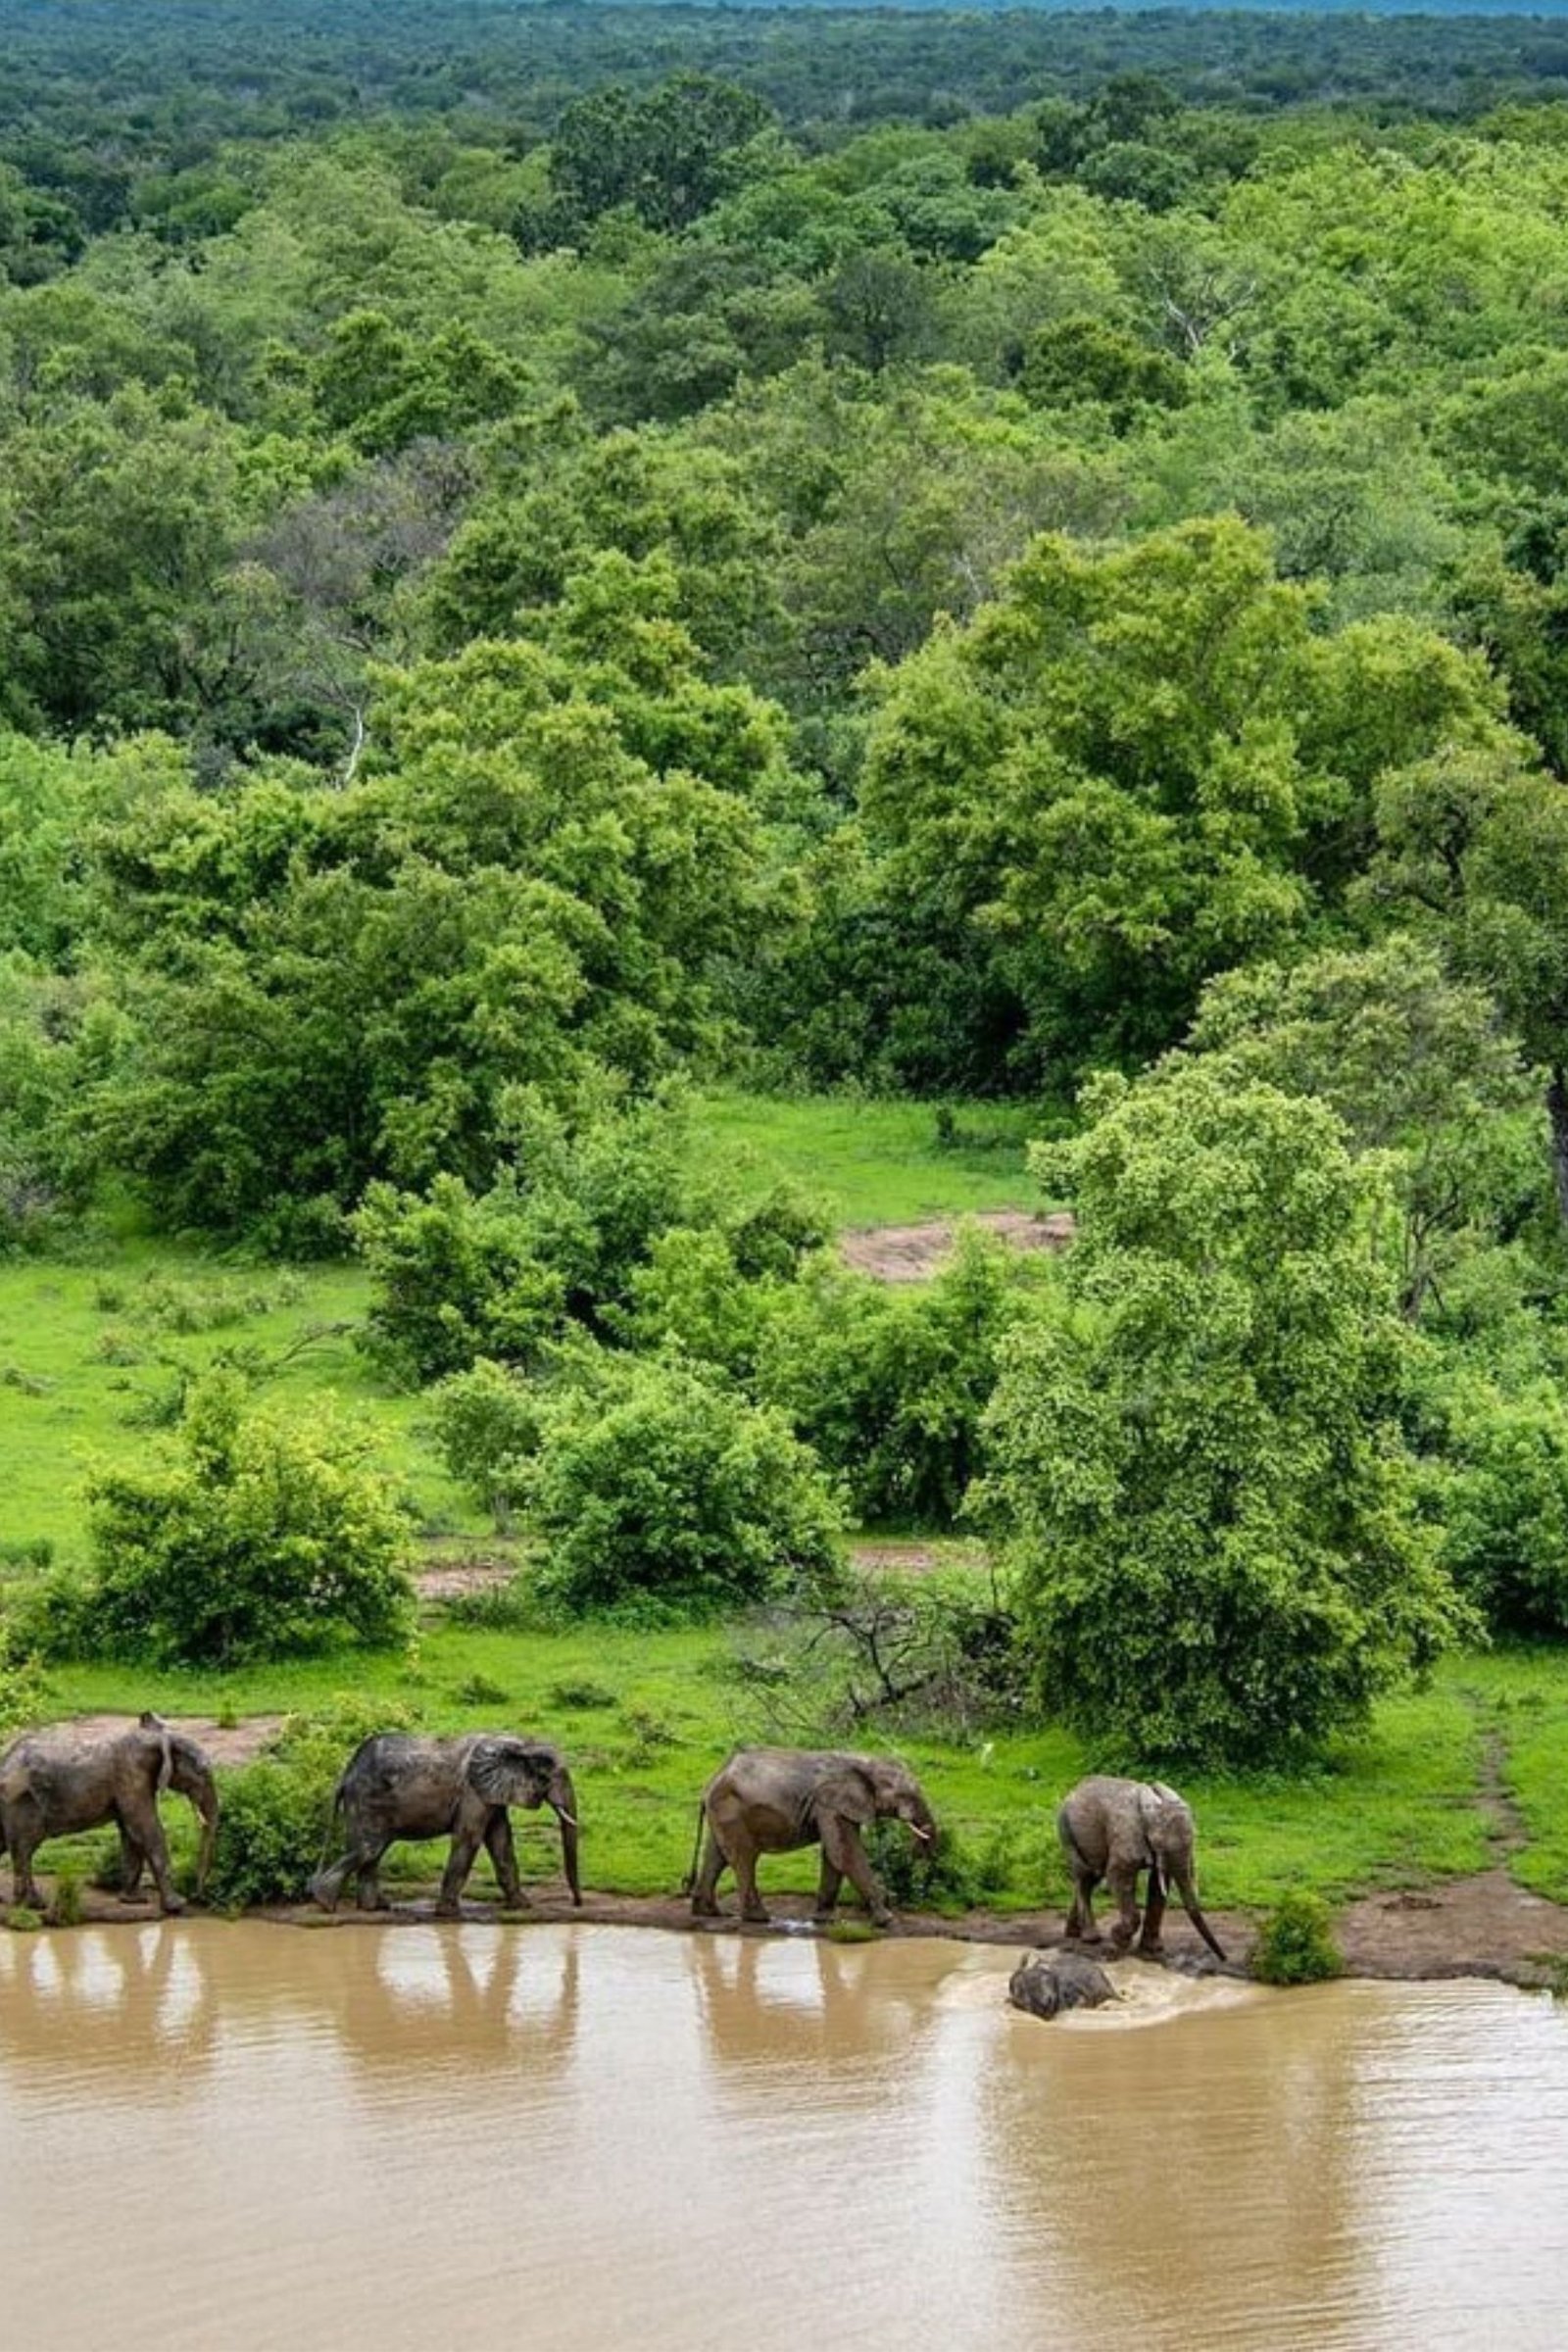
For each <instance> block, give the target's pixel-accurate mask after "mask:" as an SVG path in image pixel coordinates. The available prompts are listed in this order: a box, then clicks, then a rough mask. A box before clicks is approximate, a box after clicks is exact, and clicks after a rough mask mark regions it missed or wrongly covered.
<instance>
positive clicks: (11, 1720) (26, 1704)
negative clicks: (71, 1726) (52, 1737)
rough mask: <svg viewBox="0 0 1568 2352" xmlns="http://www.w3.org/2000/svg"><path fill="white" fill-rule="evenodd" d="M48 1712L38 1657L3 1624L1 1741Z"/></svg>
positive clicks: (0, 1635)
mask: <svg viewBox="0 0 1568 2352" xmlns="http://www.w3.org/2000/svg"><path fill="white" fill-rule="evenodd" d="M45 1712H46V1707H45V1690H44V1680H43V1674H42V1671H41V1669H40V1668H39V1665H38V1662H37V1660H36V1658H33V1657H31V1656H29V1655H27V1653H26V1652H25V1649H24V1648H23V1646H22V1643H21V1642H20V1641H19V1639H18V1636H17V1634H16V1633H15V1632H14V1631H13V1630H12V1629H11V1628H10V1627H8V1626H7V1625H5V1624H4V1623H0V1743H3V1742H4V1741H5V1740H7V1739H8V1738H9V1737H10V1735H11V1734H12V1733H13V1732H21V1731H25V1730H26V1728H27V1727H28V1725H29V1724H34V1723H38V1722H40V1721H41V1720H42V1718H43V1716H44V1713H45Z"/></svg>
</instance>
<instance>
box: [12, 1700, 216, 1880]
mask: <svg viewBox="0 0 1568 2352" xmlns="http://www.w3.org/2000/svg"><path fill="white" fill-rule="evenodd" d="M164 1789H173V1790H174V1791H175V1792H176V1793H177V1794H178V1795H180V1796H183V1797H187V1798H188V1799H189V1800H190V1803H191V1805H192V1807H193V1808H194V1810H195V1813H196V1816H197V1818H198V1820H199V1821H200V1822H201V1825H202V1835H201V1845H200V1849H199V1852H198V1855H197V1862H196V1889H197V1892H198V1893H200V1892H201V1890H202V1888H203V1887H205V1885H206V1883H207V1873H208V1871H209V1870H210V1869H211V1867H212V1860H213V1848H214V1846H215V1844H216V1842H217V1838H218V1785H217V1783H216V1782H215V1780H214V1778H213V1768H212V1766H211V1764H210V1763H209V1762H208V1760H207V1758H206V1756H205V1755H204V1754H203V1752H202V1750H201V1749H200V1748H199V1747H198V1746H197V1744H196V1742H195V1740H191V1739H189V1738H187V1737H186V1735H185V1734H184V1733H183V1732H175V1731H172V1730H171V1728H170V1726H169V1725H168V1724H167V1723H165V1722H164V1721H163V1720H162V1719H161V1717H159V1716H157V1715H143V1716H141V1717H140V1718H139V1719H138V1721H136V1722H135V1723H133V1724H128V1725H127V1726H126V1727H125V1728H124V1729H123V1731H116V1732H109V1733H102V1732H87V1731H83V1730H81V1729H80V1728H79V1727H78V1726H76V1725H74V1724H69V1723H68V1724H60V1725H57V1726H55V1727H53V1728H52V1729H49V1730H46V1731H39V1732H25V1733H24V1734H23V1736H22V1738H21V1739H20V1740H13V1742H12V1744H11V1745H10V1747H8V1748H7V1749H6V1751H5V1754H4V1755H3V1756H0V1853H7V1852H9V1854H10V1856H11V1870H12V1885H13V1889H14V1891H13V1897H12V1899H13V1900H14V1901H15V1902H18V1903H27V1904H31V1905H33V1906H36V1905H37V1904H38V1902H39V1900H40V1898H39V1894H38V1889H37V1887H36V1886H35V1884H34V1882H33V1876H32V1857H33V1855H34V1853H35V1852H36V1851H37V1849H38V1847H39V1846H40V1845H41V1844H42V1843H43V1841H44V1839H45V1838H64V1837H68V1836H70V1835H72V1834H73V1832H75V1831H77V1830H95V1829H97V1828H98V1827H99V1825H100V1824H101V1823H103V1822H107V1821H112V1822H114V1823H115V1824H116V1826H117V1828H118V1829H119V1831H120V1850H121V1857H122V1861H123V1872H124V1876H123V1883H122V1887H121V1892H122V1894H123V1895H124V1896H127V1897H128V1896H130V1895H132V1894H134V1893H135V1891H136V1888H137V1887H138V1886H139V1884H140V1882H141V1874H142V1867H143V1865H144V1864H145V1865H146V1866H147V1867H148V1868H149V1869H150V1870H151V1871H152V1874H153V1881H154V1884H155V1885H156V1887H157V1888H158V1899H159V1901H160V1903H161V1904H162V1905H163V1908H164V1909H165V1910H166V1911H169V1912H175V1911H182V1910H183V1909H184V1905H183V1903H182V1902H181V1901H180V1898H179V1896H178V1895H177V1894H176V1893H175V1892H174V1886H173V1881H172V1878H171V1877H170V1872H169V1846H168V1843H167V1841H166V1839H165V1838H164V1830H163V1824H162V1823H161V1822H160V1820H159V1818H158V1799H159V1796H160V1795H161V1794H162V1792H163V1791H164Z"/></svg>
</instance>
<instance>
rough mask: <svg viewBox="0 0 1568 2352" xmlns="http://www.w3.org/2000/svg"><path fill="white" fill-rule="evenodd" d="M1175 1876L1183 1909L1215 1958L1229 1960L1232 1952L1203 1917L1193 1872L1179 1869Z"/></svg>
mask: <svg viewBox="0 0 1568 2352" xmlns="http://www.w3.org/2000/svg"><path fill="white" fill-rule="evenodd" d="M1175 1877H1176V1886H1177V1889H1178V1891H1179V1892H1180V1894H1181V1898H1182V1909H1183V1910H1184V1911H1185V1912H1186V1914H1187V1916H1188V1918H1189V1919H1190V1920H1191V1921H1192V1923H1193V1925H1194V1927H1195V1928H1196V1929H1197V1930H1198V1933H1199V1934H1200V1936H1201V1937H1202V1938H1203V1941H1204V1942H1205V1943H1206V1944H1207V1946H1208V1948H1209V1950H1210V1951H1211V1952H1212V1953H1213V1955H1214V1957H1215V1959H1216V1960H1224V1961H1227V1962H1228V1961H1229V1959H1230V1954H1229V1953H1228V1952H1227V1951H1226V1949H1225V1946H1224V1945H1223V1944H1222V1943H1221V1941H1220V1939H1219V1937H1218V1936H1216V1935H1215V1933H1214V1931H1213V1929H1212V1928H1211V1927H1210V1926H1209V1924H1208V1922H1207V1920H1206V1919H1205V1918H1204V1917H1203V1914H1202V1911H1201V1907H1200V1905H1199V1900H1198V1888H1197V1887H1195V1886H1194V1885H1193V1879H1192V1873H1191V1872H1190V1871H1186V1870H1184V1871H1179V1872H1177V1873H1176V1874H1175Z"/></svg>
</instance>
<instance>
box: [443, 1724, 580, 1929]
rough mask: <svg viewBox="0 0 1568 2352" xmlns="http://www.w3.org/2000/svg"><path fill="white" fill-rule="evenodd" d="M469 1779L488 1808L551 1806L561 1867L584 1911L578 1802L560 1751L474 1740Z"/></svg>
mask: <svg viewBox="0 0 1568 2352" xmlns="http://www.w3.org/2000/svg"><path fill="white" fill-rule="evenodd" d="M465 1777H466V1780H467V1783H468V1786H469V1788H470V1789H472V1790H473V1792H474V1794H475V1796H477V1797H478V1798H479V1799H480V1800H481V1802H482V1803H484V1804H487V1805H522V1806H524V1807H525V1808H526V1809H527V1810H528V1811H530V1812H533V1811H537V1809H538V1807H539V1806H540V1805H549V1807H550V1808H551V1810H552V1812H553V1813H554V1814H555V1816H556V1819H557V1820H558V1821H559V1822H560V1824H561V1866H562V1869H563V1871H564V1874H565V1880H566V1885H567V1886H568V1887H570V1889H571V1899H572V1901H573V1902H574V1903H575V1904H577V1906H578V1907H579V1908H580V1907H581V1904H582V1885H581V1882H580V1881H579V1879H578V1876H577V1797H576V1792H575V1790H574V1789H573V1788H572V1785H571V1774H570V1773H569V1772H568V1771H567V1769H566V1766H565V1763H564V1759H563V1757H562V1754H561V1750H560V1749H559V1748H557V1747H552V1746H551V1745H550V1743H549V1741H548V1740H515V1739H509V1738H507V1737H505V1736H503V1735H500V1734H496V1735H491V1736H487V1737H486V1738H485V1739H482V1740H475V1742H474V1745H473V1749H472V1752H471V1753H470V1755H469V1757H468V1761H467V1766H466V1775H465Z"/></svg>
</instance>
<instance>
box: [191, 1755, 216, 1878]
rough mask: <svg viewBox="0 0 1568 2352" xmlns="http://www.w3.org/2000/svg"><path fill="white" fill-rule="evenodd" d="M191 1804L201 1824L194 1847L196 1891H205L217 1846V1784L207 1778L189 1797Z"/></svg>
mask: <svg viewBox="0 0 1568 2352" xmlns="http://www.w3.org/2000/svg"><path fill="white" fill-rule="evenodd" d="M190 1801H191V1806H192V1808H193V1810H194V1812H195V1814H196V1818H197V1820H198V1821H199V1822H200V1823H201V1825H202V1835H201V1842H200V1844H199V1845H198V1846H197V1849H196V1892H197V1894H198V1895H201V1894H205V1893H206V1891H207V1878H208V1873H209V1872H210V1871H211V1869H212V1867H213V1856H214V1854H215V1852H216V1851H217V1848H218V1784H217V1783H216V1781H214V1780H212V1779H211V1778H209V1779H208V1780H207V1781H206V1782H205V1783H204V1785H203V1787H202V1788H201V1789H200V1791H199V1792H198V1793H197V1794H195V1795H193V1796H192V1798H191V1800H190Z"/></svg>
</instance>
